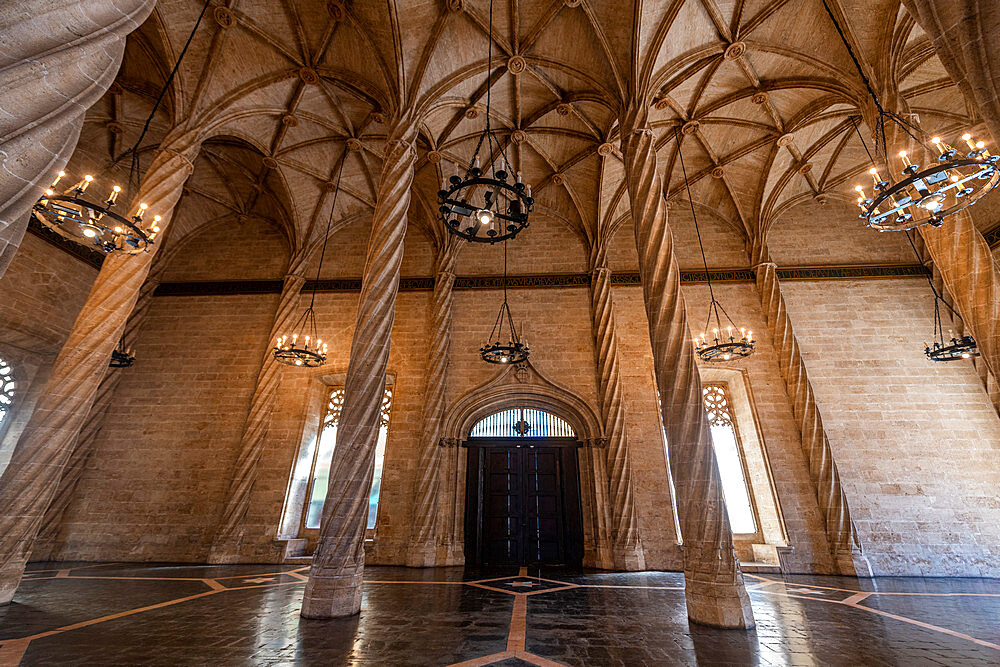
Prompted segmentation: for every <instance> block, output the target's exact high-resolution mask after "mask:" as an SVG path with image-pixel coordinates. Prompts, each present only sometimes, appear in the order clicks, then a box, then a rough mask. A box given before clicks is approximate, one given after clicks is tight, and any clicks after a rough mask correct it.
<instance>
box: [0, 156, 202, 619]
mask: <svg viewBox="0 0 1000 667" xmlns="http://www.w3.org/2000/svg"><path fill="white" fill-rule="evenodd" d="M165 143H166V142H165ZM173 146H174V147H173V148H165V149H161V150H160V152H159V153H158V154H157V155H156V157H155V158H154V159H153V163H152V165H151V166H150V168H149V171H148V172H147V174H146V176H145V178H144V179H143V182H142V186H141V188H140V194H139V196H138V197H137V198H136V199H137V201H144V202H148V203H149V206H150V210H151V211H157V212H159V213H160V215H162V216H163V220H162V221H161V223H160V226H161V227H163V228H164V229H165V228H166V224H167V223H168V222H169V219H170V214H171V213H172V211H173V207H174V205H175V204H176V203H177V200H178V199H179V198H180V195H181V190H182V188H183V185H184V182H185V181H186V180H187V177H188V175H189V174H190V173H191V170H192V163H191V159H190V157H191V156H193V155H194V154H195V153H196V152H197V148H198V146H197V144H195V143H193V142H192V141H191V138H190V137H178V139H177V140H176V141H175V142H173ZM134 206H137V204H136V203H133V207H134ZM129 210H130V211H131V210H133V209H132V208H130V209H129ZM157 247H158V246H155V245H154V246H153V250H152V251H151V252H148V253H140V254H138V255H130V256H115V255H112V256H109V257H108V258H107V259H105V260H104V264H103V266H102V267H101V271H100V273H99V274H98V276H97V279H96V280H95V281H94V285H93V286H92V287H91V290H90V294H89V295H88V297H87V302H86V303H85V304H84V306H83V308H82V309H81V310H80V313H79V315H78V316H77V318H76V322H74V324H73V328H72V330H71V331H70V334H69V336H68V338H67V339H66V343H65V344H64V345H63V348H62V350H61V351H60V353H59V356H58V357H57V358H56V361H55V364H54V365H53V368H52V374H51V376H50V378H49V381H48V382H47V383H46V385H45V388H44V390H43V392H42V394H41V396H40V398H39V399H38V402H37V403H36V405H35V410H34V412H33V413H32V415H31V419H30V420H29V422H28V425H27V427H26V428H25V429H24V432H23V433H22V434H21V438H20V439H19V440H18V443H17V446H16V447H15V449H14V455H13V457H12V458H11V461H10V465H9V466H8V467H7V469H6V470H5V471H4V474H3V477H0V508H3V510H2V511H3V514H2V515H0V604H6V603H8V602H10V600H11V598H12V597H13V595H14V591H15V590H16V588H17V585H18V582H19V581H20V578H21V574H22V573H23V571H24V563H25V561H26V559H27V557H28V554H30V553H31V547H32V544H33V543H34V540H35V537H36V535H37V533H38V528H39V526H40V524H41V521H42V518H43V516H44V514H45V511H46V510H47V509H48V506H49V503H50V502H51V499H52V497H53V496H54V495H55V493H56V490H57V489H58V486H59V480H60V479H61V477H62V473H63V469H64V467H65V465H66V462H67V460H68V459H69V457H70V454H71V453H72V451H73V446H74V444H75V443H76V439H77V436H78V435H79V433H80V429H81V427H82V426H83V422H84V419H85V418H86V416H87V412H88V410H89V409H90V406H91V405H92V404H93V401H94V397H95V395H96V393H97V388H98V386H99V385H100V382H101V378H102V377H103V376H104V372H105V370H106V369H107V366H108V359H109V358H110V356H111V351H112V350H113V349H114V347H115V345H116V344H117V342H118V338H119V336H120V334H121V332H122V329H123V327H124V326H125V321H126V319H127V318H128V315H129V314H130V313H131V312H132V310H133V309H134V307H135V303H136V300H137V298H138V296H139V288H140V287H141V286H142V284H143V282H144V281H145V279H146V276H147V274H148V273H149V266H150V263H151V261H152V259H153V256H154V252H155V250H156V248H157Z"/></svg>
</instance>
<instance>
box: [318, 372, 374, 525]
mask: <svg viewBox="0 0 1000 667" xmlns="http://www.w3.org/2000/svg"><path fill="white" fill-rule="evenodd" d="M343 407H344V388H343V387H334V388H333V389H331V390H330V396H329V401H328V402H327V406H326V411H325V412H324V414H323V420H322V421H321V422H320V425H319V437H318V442H317V445H316V448H315V450H314V451H315V453H314V455H313V461H312V470H311V473H310V476H309V477H310V481H309V490H308V495H307V496H306V497H307V499H308V502H307V503H306V505H305V511H304V512H303V517H302V527H303V528H307V529H316V528H319V522H320V517H321V516H322V514H323V503H324V502H325V501H326V492H327V489H328V488H329V486H330V464H331V462H332V461H333V449H334V447H335V446H336V444H337V427H338V426H339V425H340V413H341V410H342V409H343ZM391 408H392V388H391V387H386V389H385V394H384V395H383V396H382V408H381V411H380V413H379V417H380V418H379V429H378V443H377V444H376V445H375V472H374V474H373V475H372V490H371V493H370V494H369V496H368V528H374V527H375V518H376V517H377V515H378V497H379V491H380V489H381V486H382V464H383V462H384V460H385V443H386V439H387V437H388V435H389V411H390V409H391Z"/></svg>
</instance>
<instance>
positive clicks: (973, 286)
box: [918, 211, 1000, 377]
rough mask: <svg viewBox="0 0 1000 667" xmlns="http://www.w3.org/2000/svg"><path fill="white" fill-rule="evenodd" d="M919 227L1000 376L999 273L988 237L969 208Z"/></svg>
mask: <svg viewBox="0 0 1000 667" xmlns="http://www.w3.org/2000/svg"><path fill="white" fill-rule="evenodd" d="M918 230H919V232H920V236H921V238H923V240H924V247H926V248H927V252H928V253H929V254H930V256H931V259H932V260H933V261H934V265H935V266H936V267H937V268H938V271H940V273H941V280H942V281H943V282H944V285H945V287H946V288H947V289H948V293H949V294H951V297H952V299H954V302H955V310H957V311H958V312H959V313H961V315H962V319H963V320H965V326H966V328H967V329H968V330H969V333H971V334H972V336H973V337H974V338H975V339H976V344H977V345H978V346H979V354H980V355H981V356H982V360H983V362H984V363H985V364H986V367H987V368H988V369H989V370H990V372H991V373H993V375H994V376H995V377H1000V273H998V270H997V265H996V262H995V261H994V260H993V254H992V253H991V252H990V247H989V245H988V244H987V243H986V239H984V238H983V235H982V234H980V233H979V230H977V229H976V226H975V225H974V224H973V223H972V218H971V217H970V216H969V214H968V212H967V211H961V212H959V213H956V214H954V215H951V216H949V217H947V218H945V221H944V226H942V227H939V228H937V229H935V228H933V227H931V226H930V225H924V226H923V227H918Z"/></svg>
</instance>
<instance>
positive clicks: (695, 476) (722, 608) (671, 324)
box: [622, 108, 754, 628]
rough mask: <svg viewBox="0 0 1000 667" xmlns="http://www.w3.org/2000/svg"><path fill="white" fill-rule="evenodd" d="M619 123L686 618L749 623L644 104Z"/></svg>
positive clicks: (729, 624) (732, 624) (724, 624)
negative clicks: (677, 525)
mask: <svg viewBox="0 0 1000 667" xmlns="http://www.w3.org/2000/svg"><path fill="white" fill-rule="evenodd" d="M622 126H623V139H622V152H623V153H624V154H625V176H626V179H627V184H628V193H629V199H630V201H631V208H632V220H633V222H634V224H635V240H636V248H637V250H638V254H639V273H640V275H641V277H642V288H643V296H644V300H645V305H646V315H647V318H648V320H649V337H650V342H651V344H652V349H653V362H654V369H655V372H656V383H657V387H658V388H659V390H660V397H661V402H662V405H661V411H662V415H663V423H664V425H665V427H666V430H667V446H668V447H669V450H670V461H671V464H672V467H673V472H674V481H675V484H676V491H677V502H678V509H679V513H680V519H681V533H682V535H683V539H684V548H683V555H684V581H685V598H686V601H687V610H688V617H689V618H690V619H691V620H692V621H695V622H697V623H704V624H706V625H714V626H718V627H730V628H750V627H753V625H754V620H753V611H752V610H751V608H750V601H749V598H748V597H747V594H746V589H745V588H744V586H743V576H742V574H741V573H740V569H739V565H738V563H737V562H736V556H735V554H734V552H733V542H732V533H731V531H730V527H729V518H728V516H727V515H726V508H725V504H724V502H723V499H722V485H721V482H720V480H719V471H718V468H717V466H716V462H715V453H714V451H713V450H712V444H711V439H710V438H711V435H710V433H709V430H708V419H707V417H706V415H705V408H704V404H703V402H702V400H703V399H702V387H701V378H700V376H699V374H698V367H697V363H696V361H695V354H694V343H693V342H692V338H691V333H690V330H689V328H688V323H687V312H686V310H685V305H684V297H683V295H682V294H681V288H680V271H679V269H678V267H677V258H676V256H675V254H674V244H673V238H672V236H671V232H670V227H669V225H668V224H667V214H666V203H665V201H664V199H663V184H662V182H661V179H660V175H659V173H658V171H657V159H656V152H655V148H654V144H653V133H652V130H650V129H649V127H648V124H647V119H646V117H645V109H644V108H641V109H638V110H633V111H632V112H631V113H630V114H629V119H628V120H627V121H626V122H623V123H622Z"/></svg>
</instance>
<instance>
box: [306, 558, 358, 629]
mask: <svg viewBox="0 0 1000 667" xmlns="http://www.w3.org/2000/svg"><path fill="white" fill-rule="evenodd" d="M317 570H319V571H318V572H317ZM364 571H365V568H364V566H363V565H362V566H359V567H357V568H353V569H347V568H345V569H344V570H341V571H340V574H324V573H323V570H322V569H320V568H316V567H313V571H312V572H311V573H310V576H309V583H307V584H306V591H305V593H304V594H303V595H302V611H301V612H300V613H301V615H302V617H303V618H342V617H344V616H353V615H355V614H357V613H359V612H360V611H361V596H362V593H363V590H362V583H361V579H362V576H363V575H364Z"/></svg>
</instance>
